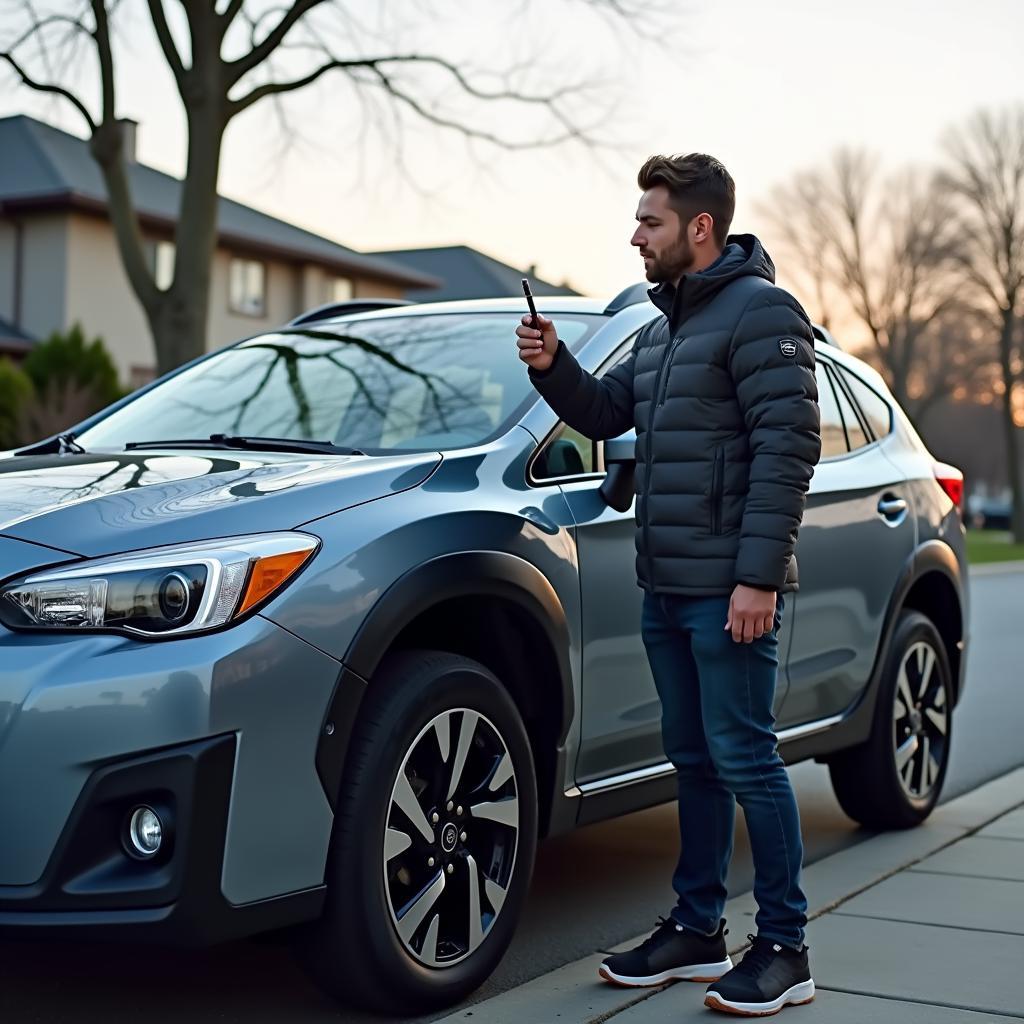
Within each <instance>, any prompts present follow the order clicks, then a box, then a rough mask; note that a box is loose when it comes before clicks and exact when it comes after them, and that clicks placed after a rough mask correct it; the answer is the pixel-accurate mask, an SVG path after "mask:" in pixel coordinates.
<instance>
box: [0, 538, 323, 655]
mask: <svg viewBox="0 0 1024 1024" xmlns="http://www.w3.org/2000/svg"><path fill="white" fill-rule="evenodd" d="M318 546H319V541H318V540H317V539H316V538H315V537H310V536H309V535H308V534H303V533H273V534H257V535H255V536H251V537H232V538H229V539H227V540H220V541H209V542H205V543H200V544H178V545H174V546H173V547H164V548H153V549H151V550H149V551H143V552H135V553H133V554H128V555H116V556H113V557H110V558H98V559H93V560H90V561H87V562H79V563H77V564H76V565H73V566H70V567H68V568H66V569H54V570H52V571H49V572H41V573H35V574H33V575H31V576H26V577H25V578H23V579H20V580H15V581H14V582H12V583H8V584H7V585H6V586H4V587H3V588H0V622H2V623H3V624H4V625H5V626H9V627H10V628H12V629H61V630H96V629H116V630H122V631H128V632H130V633H133V634H138V635H141V636H153V637H155V636H160V637H163V636H176V635H179V634H183V633H198V632H201V631H204V630H208V629H216V628H217V627H218V626H223V625H224V624H225V623H227V622H230V621H232V620H233V619H237V618H239V617H240V616H242V615H244V614H245V613H246V612H249V611H251V610H252V609H253V608H255V607H256V606H257V605H259V604H262V603H263V602H264V601H266V600H267V599H268V598H270V597H271V596H272V595H273V594H274V593H276V592H277V591H279V590H281V589H282V588H283V587H284V586H285V585H286V584H287V583H288V581H289V580H290V579H292V577H293V576H294V575H295V573H297V572H298V571H299V569H301V568H302V566H303V565H305V563H306V562H307V561H308V560H309V559H310V557H312V555H313V553H314V552H315V551H316V549H317V547H318Z"/></svg>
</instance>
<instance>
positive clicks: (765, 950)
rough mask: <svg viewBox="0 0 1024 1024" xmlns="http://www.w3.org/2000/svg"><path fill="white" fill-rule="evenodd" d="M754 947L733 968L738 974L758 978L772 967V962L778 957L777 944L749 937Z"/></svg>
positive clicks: (752, 936)
mask: <svg viewBox="0 0 1024 1024" xmlns="http://www.w3.org/2000/svg"><path fill="white" fill-rule="evenodd" d="M747 938H748V939H750V941H751V943H752V945H751V947H750V949H748V950H747V952H746V953H745V954H744V955H743V959H742V960H741V961H740V962H739V963H738V964H737V965H736V966H735V967H734V968H733V970H735V971H736V973H737V974H749V975H750V976H751V977H752V978H756V977H757V976H758V975H759V974H760V973H761V972H762V971H764V970H767V968H769V967H770V966H771V963H772V961H773V960H774V959H775V957H776V956H777V955H778V954H777V952H776V950H775V943H774V942H769V941H768V940H767V939H759V938H757V937H756V936H754V935H748V936H747Z"/></svg>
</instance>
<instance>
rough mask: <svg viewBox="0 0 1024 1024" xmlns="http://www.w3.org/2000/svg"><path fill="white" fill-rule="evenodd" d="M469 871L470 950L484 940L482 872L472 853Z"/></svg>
mask: <svg viewBox="0 0 1024 1024" xmlns="http://www.w3.org/2000/svg"><path fill="white" fill-rule="evenodd" d="M466 869H467V870H468V871H469V952H470V953H472V952H473V950H474V949H476V947H477V946H479V945H480V943H481V942H483V941H484V929H483V922H482V921H481V919H480V874H479V871H478V869H477V866H476V861H475V860H473V855H472V854H467V856H466Z"/></svg>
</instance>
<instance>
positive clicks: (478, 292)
mask: <svg viewBox="0 0 1024 1024" xmlns="http://www.w3.org/2000/svg"><path fill="white" fill-rule="evenodd" d="M373 255H374V256H378V257H380V258H382V259H387V260H389V261H391V262H393V263H399V264H401V265H402V266H404V267H406V268H407V269H408V270H411V271H414V272H416V273H420V274H429V275H430V276H431V277H439V278H441V279H442V281H443V282H444V283H443V284H442V285H441V287H440V288H412V289H409V290H408V291H407V292H406V293H405V294H406V298H408V299H412V300H413V301H415V302H447V301H448V300H449V299H490V298H500V297H502V296H506V295H521V294H522V291H523V286H522V279H523V278H524V277H527V278H529V280H530V291H532V292H533V294H534V295H578V294H579V292H577V291H574V290H573V289H572V288H570V287H569V285H568V284H562V285H557V284H552V283H551V282H550V281H545V280H544V279H543V278H540V277H537V273H536V270H537V268H536V267H528V268H527V269H526V270H518V269H517V268H516V267H511V266H509V265H508V264H507V263H502V262H501V261H500V260H496V259H495V258H494V257H493V256H488V255H487V254H486V253H482V252H480V251H479V250H477V249H471V248H470V247H469V246H468V245H438V246H433V247H431V248H426V249H395V250H393V251H391V252H376V253H373Z"/></svg>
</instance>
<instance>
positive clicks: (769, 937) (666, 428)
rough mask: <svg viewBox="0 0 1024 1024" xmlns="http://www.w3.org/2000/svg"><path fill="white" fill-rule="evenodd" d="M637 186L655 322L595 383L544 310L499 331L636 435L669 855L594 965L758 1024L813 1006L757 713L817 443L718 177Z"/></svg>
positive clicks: (799, 370) (781, 300)
mask: <svg viewBox="0 0 1024 1024" xmlns="http://www.w3.org/2000/svg"><path fill="white" fill-rule="evenodd" d="M638 183H639V186H640V188H641V190H642V191H643V195H642V196H641V198H640V205H639V207H638V209H637V214H636V219H637V221H638V222H639V224H638V227H637V229H636V231H635V232H634V234H633V238H632V241H631V244H632V245H634V246H636V247H637V249H639V250H640V255H641V256H642V257H643V260H644V267H645V271H646V276H647V279H648V280H649V281H651V282H653V283H654V284H656V285H657V287H655V288H653V289H651V291H650V292H649V294H650V297H651V301H652V302H653V303H654V304H655V306H657V307H658V309H660V310H661V312H662V313H663V314H664V316H662V317H659V318H658V319H656V320H655V321H653V322H652V323H650V324H648V325H647V326H646V327H645V328H644V329H643V330H642V331H641V332H640V334H639V335H638V336H637V339H636V342H635V344H634V346H633V350H632V352H631V353H630V355H629V357H628V358H627V359H626V360H625V361H624V362H622V363H621V364H620V365H618V366H616V367H614V368H613V369H612V370H611V371H610V372H609V373H607V374H606V375H605V376H604V377H603V378H602V379H601V380H598V379H596V378H595V377H593V376H591V375H590V374H589V373H586V372H585V371H583V370H582V369H581V367H580V365H579V363H577V362H576V360H575V358H574V357H573V355H572V353H571V352H569V351H568V349H567V348H566V347H565V345H564V344H562V343H561V342H559V340H558V335H557V333H556V330H555V325H554V324H553V323H552V322H551V321H550V320H549V319H547V318H546V317H543V316H541V317H538V321H539V323H538V325H536V326H537V327H539V329H536V328H535V326H534V325H533V324H532V320H531V318H530V316H529V315H527V316H525V317H523V323H522V325H521V326H520V327H518V328H517V329H516V334H517V335H518V339H519V340H518V345H519V355H520V358H521V359H522V360H523V361H524V362H525V363H527V364H528V366H529V374H530V378H531V380H532V381H533V384H534V386H535V387H536V388H537V390H538V391H539V392H540V394H541V395H543V397H544V398H545V399H546V401H547V402H548V404H549V405H551V407H552V408H553V409H554V410H555V412H557V413H558V415H559V416H560V417H561V418H562V419H563V420H565V422H566V423H568V424H569V426H570V427H573V428H574V429H576V430H578V431H580V432H581V433H583V434H586V435H588V436H590V437H592V438H609V437H615V436H616V435H618V434H621V433H624V432H625V431H627V430H629V429H630V428H631V427H634V428H635V429H636V433H637V442H636V457H637V461H636V520H637V527H638V529H637V535H636V541H637V562H636V565H637V576H638V581H639V584H640V586H641V587H642V588H643V589H644V603H643V620H642V633H643V639H644V644H645V646H646V649H647V656H648V660H649V661H650V665H651V671H652V673H653V675H654V682H655V685H656V686H657V689H658V694H659V696H660V698H661V704H662V737H663V740H664V744H665V751H666V754H667V756H668V758H669V759H670V760H671V762H672V763H673V764H674V765H675V767H676V770H677V773H678V778H679V823H680V831H681V838H682V849H681V853H680V857H679V863H678V866H677V868H676V871H675V875H674V877H673V880H672V882H673V888H674V889H675V892H676V895H677V897H678V899H677V902H676V906H675V908H674V909H673V911H672V914H671V916H670V917H669V918H668V919H667V920H666V919H662V920H661V923H660V925H659V927H658V928H657V929H656V930H655V932H654V934H653V935H651V937H650V938H648V939H647V940H645V941H644V942H643V943H641V945H639V946H638V947H637V948H636V949H633V950H630V951H629V952H627V953H620V954H617V955H615V956H610V957H608V958H607V959H606V960H605V961H604V963H603V964H602V965H601V969H600V973H601V975H602V977H603V978H605V979H606V980H608V981H611V982H614V983H617V984H622V985H657V984H661V983H662V982H664V981H667V980H669V979H673V978H678V979H683V980H689V981H712V982H714V984H712V985H711V986H710V987H709V988H708V990H707V995H706V998H705V1002H706V1004H707V1005H708V1006H710V1007H712V1008H714V1009H717V1010H724V1011H727V1012H731V1013H740V1014H746V1015H750V1016H755V1015H756V1016H763V1015H767V1014H772V1013H777V1012H778V1011H779V1010H781V1009H782V1008H783V1007H784V1006H786V1005H787V1004H797V1003H806V1002H809V1001H810V1000H811V999H812V998H813V997H814V982H813V981H812V980H811V974H810V968H809V966H808V960H807V947H806V946H805V945H804V926H805V925H806V922H807V918H806V910H807V901H806V899H805V897H804V894H803V892H802V891H801V888H800V868H801V863H802V860H803V846H802V842H801V836H800V819H799V815H798V812H797V806H796V800H795V798H794V796H793V790H792V787H791V786H790V783H789V777H788V775H787V774H786V769H785V767H784V766H783V763H782V760H781V758H780V757H779V754H778V751H777V748H776V737H775V733H774V723H775V719H774V717H773V715H772V699H773V696H774V692H775V683H776V676H777V672H778V664H779V660H778V643H777V632H778V629H779V625H780V622H781V618H782V610H783V596H782V595H783V594H784V593H786V592H789V591H793V590H795V589H796V585H797V570H796V562H795V560H794V557H793V548H794V545H795V543H796V536H797V529H798V527H799V524H800V519H801V516H802V514H803V507H804V500H805V494H806V491H807V486H808V483H809V481H810V478H811V474H812V472H813V470H814V466H815V464H816V462H817V460H818V455H819V453H820V448H821V440H820V435H819V419H818V407H817V389H816V387H815V381H814V337H813V334H812V332H811V326H810V323H809V321H808V319H807V315H806V313H804V311H803V309H802V308H801V307H800V304H799V303H798V302H797V301H796V300H795V299H794V298H793V297H792V296H791V295H789V294H788V293H787V292H785V291H783V290H782V289H781V288H777V287H775V286H774V280H775V268H774V266H773V265H772V261H771V259H770V258H769V257H768V254H767V253H766V252H765V251H764V249H763V248H762V247H761V243H760V242H759V241H758V240H757V239H756V238H755V237H753V236H752V235H735V236H728V237H727V234H728V230H729V224H730V222H731V221H732V216H733V210H734V207H735V186H734V184H733V180H732V178H731V177H730V175H729V173H728V171H726V169H725V168H724V167H723V166H722V164H721V163H719V162H718V161H717V160H715V159H714V158H712V157H709V156H705V155H703V154H690V155H689V156H681V157H664V156H654V157H651V159H649V160H648V161H647V162H646V163H645V164H644V166H643V168H641V170H640V174H639V176H638ZM624 583H625V581H624ZM627 685H628V684H627ZM736 800H738V801H739V803H740V805H741V806H742V807H743V811H744V815H745V817H746V822H747V829H748V831H749V833H750V844H751V849H752V851H753V856H754V895H755V897H756V899H757V903H758V908H759V909H758V914H757V917H756V924H757V935H756V937H755V936H750V938H751V941H752V946H751V948H750V950H749V951H748V952H747V953H746V955H745V956H744V958H743V960H742V962H741V963H740V964H738V965H737V966H736V967H733V965H732V961H731V960H730V958H729V956H728V953H727V951H726V945H725V921H724V920H722V919H721V915H722V911H723V908H724V905H725V899H726V887H725V879H726V871H727V868H728V864H729V859H730V856H731V854H732V843H733V819H734V812H735V801H736Z"/></svg>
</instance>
